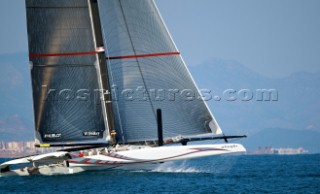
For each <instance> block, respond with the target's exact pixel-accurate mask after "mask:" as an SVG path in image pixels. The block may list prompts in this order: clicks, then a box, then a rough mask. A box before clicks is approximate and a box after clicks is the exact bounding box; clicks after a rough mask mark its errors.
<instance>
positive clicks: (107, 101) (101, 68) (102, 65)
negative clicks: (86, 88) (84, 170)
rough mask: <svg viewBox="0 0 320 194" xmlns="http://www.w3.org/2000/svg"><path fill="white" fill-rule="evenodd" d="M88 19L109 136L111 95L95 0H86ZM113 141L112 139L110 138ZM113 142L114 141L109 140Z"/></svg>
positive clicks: (110, 130)
mask: <svg viewBox="0 0 320 194" xmlns="http://www.w3.org/2000/svg"><path fill="white" fill-rule="evenodd" d="M88 5H89V11H90V19H91V24H92V31H93V36H94V37H93V38H94V44H95V46H96V48H97V51H98V52H97V64H96V65H97V66H96V67H97V74H98V81H99V86H100V90H101V91H100V92H99V93H100V95H101V98H102V99H101V101H102V102H101V104H102V109H103V115H104V118H105V126H106V129H107V130H108V132H109V137H110V136H111V133H113V132H114V116H113V110H112V97H111V90H110V84H109V79H108V69H107V68H106V64H107V63H106V55H105V52H104V49H103V48H104V43H103V35H102V31H101V23H100V15H99V8H98V2H97V0H88ZM111 141H113V139H111ZM111 143H115V142H111Z"/></svg>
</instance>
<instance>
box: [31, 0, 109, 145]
mask: <svg viewBox="0 0 320 194" xmlns="http://www.w3.org/2000/svg"><path fill="white" fill-rule="evenodd" d="M26 9H27V26H28V40H29V53H30V64H31V77H32V88H33V101H34V114H35V139H36V143H37V144H42V143H50V144H65V145H67V144H69V143H72V144H77V143H79V144H85V143H86V144H95V143H103V142H106V139H107V137H108V134H109V133H108V127H107V125H106V122H105V116H104V115H105V113H104V111H105V110H104V107H103V106H102V102H101V100H100V93H99V90H100V89H101V86H100V85H101V84H99V76H98V72H99V71H98V64H97V63H98V62H97V61H98V60H97V51H96V50H97V49H96V45H95V42H94V41H95V40H94V32H93V30H92V29H93V28H92V21H91V18H92V17H90V16H91V15H90V13H91V12H90V6H89V4H88V1H87V0H54V1H53V0H26Z"/></svg>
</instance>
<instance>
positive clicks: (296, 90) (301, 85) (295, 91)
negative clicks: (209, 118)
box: [190, 59, 320, 134]
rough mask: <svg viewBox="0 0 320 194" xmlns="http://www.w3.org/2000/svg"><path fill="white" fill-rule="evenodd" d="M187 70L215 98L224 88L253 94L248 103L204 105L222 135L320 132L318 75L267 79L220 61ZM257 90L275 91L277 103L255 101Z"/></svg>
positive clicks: (303, 74)
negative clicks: (267, 130)
mask: <svg viewBox="0 0 320 194" xmlns="http://www.w3.org/2000/svg"><path fill="white" fill-rule="evenodd" d="M190 71H191V73H192V75H193V76H194V79H195V81H196V82H197V83H198V86H199V87H200V88H208V89H211V90H212V91H213V92H214V94H215V95H219V96H222V93H223V91H225V90H227V89H234V90H236V91H240V90H241V89H250V90H251V91H253V94H254V97H253V99H252V100H251V101H241V100H236V101H227V100H224V99H222V100H221V101H214V100H211V101H209V102H208V104H209V106H210V108H211V109H212V111H213V113H214V115H215V116H216V119H217V120H218V122H219V123H220V125H221V127H222V128H223V129H224V130H225V131H226V133H229V132H238V133H241V132H245V133H249V134H251V133H255V132H257V131H259V130H261V129H265V128H284V129H301V130H304V129H309V130H316V131H320V126H319V122H320V103H319V102H318V97H319V96H320V90H319V84H320V73H304V72H301V73H296V74H293V75H291V76H289V77H285V78H282V79H271V78H267V77H264V76H262V75H260V74H258V73H256V72H254V71H251V70H249V69H248V68H246V67H245V66H244V65H242V64H240V63H238V62H236V61H230V60H221V59H212V60H208V61H207V62H205V63H203V64H200V65H197V66H191V67H190ZM257 89H276V90H277V91H278V101H257V94H256V93H255V91H256V90H257ZM238 97H239V99H241V96H238Z"/></svg>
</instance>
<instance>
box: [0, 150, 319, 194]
mask: <svg viewBox="0 0 320 194" xmlns="http://www.w3.org/2000/svg"><path fill="white" fill-rule="evenodd" d="M3 161H6V159H1V161H0V162H3ZM0 193H3V194H5V193H132V194H138V193H161V194H162V193H290V194H291V193H320V154H313V155H311V154H310V155H237V156H231V155H229V156H216V157H207V158H201V159H193V160H188V161H180V162H170V163H164V164H162V165H161V166H159V167H157V168H156V169H154V170H152V171H148V172H146V171H130V172H128V171H96V172H85V173H81V174H74V175H64V176H28V177H2V178H0Z"/></svg>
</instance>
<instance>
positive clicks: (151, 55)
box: [107, 52, 180, 60]
mask: <svg viewBox="0 0 320 194" xmlns="http://www.w3.org/2000/svg"><path fill="white" fill-rule="evenodd" d="M170 55H180V52H165V53H150V54H138V55H125V56H115V57H107V59H108V60H115V59H136V58H146V57H160V56H170Z"/></svg>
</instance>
